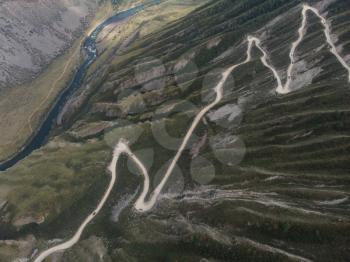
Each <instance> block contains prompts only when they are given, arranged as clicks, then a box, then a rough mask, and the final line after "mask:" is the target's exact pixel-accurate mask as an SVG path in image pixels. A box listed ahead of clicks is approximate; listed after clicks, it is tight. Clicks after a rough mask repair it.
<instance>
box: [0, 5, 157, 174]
mask: <svg viewBox="0 0 350 262" xmlns="http://www.w3.org/2000/svg"><path fill="white" fill-rule="evenodd" d="M159 3H160V0H150V1H148V2H147V3H145V4H139V5H137V6H135V7H133V8H130V9H128V10H125V11H122V12H119V13H117V14H116V15H113V16H112V17H110V18H108V19H106V20H105V21H104V22H102V23H101V24H99V25H98V26H97V27H96V28H95V29H94V31H92V33H91V34H90V35H89V36H87V37H86V39H85V40H84V41H83V44H82V46H81V51H82V52H83V53H84V59H83V61H82V62H81V64H80V65H79V67H78V69H77V70H76V72H75V74H74V76H73V78H72V81H71V82H70V84H69V85H68V86H67V87H66V88H65V89H64V90H63V91H62V92H61V94H60V95H59V96H58V97H57V99H56V101H55V102H54V103H53V105H52V106H51V108H50V110H49V112H48V114H47V115H46V118H45V119H44V120H43V122H42V123H41V125H40V127H39V128H38V129H37V130H36V132H35V133H34V134H33V136H32V137H31V139H30V140H29V141H28V143H27V144H26V145H25V146H24V147H22V149H20V150H19V151H18V152H17V153H16V154H15V155H14V156H12V157H11V158H10V159H8V160H6V161H4V162H2V163H1V164H0V171H5V170H7V169H8V168H10V167H12V166H14V165H15V164H17V163H18V162H19V161H20V160H22V159H24V158H25V157H27V156H29V155H30V154H31V153H32V152H33V151H34V150H36V149H39V148H40V147H42V146H43V145H44V144H45V143H46V141H47V140H48V137H49V135H50V132H51V131H52V128H53V127H54V122H55V120H56V119H57V117H58V115H59V113H60V112H61V109H62V108H63V106H64V105H65V103H66V102H67V101H68V99H69V98H70V97H71V96H72V95H73V94H74V93H75V92H76V91H77V90H78V89H79V87H81V85H82V82H83V80H84V77H85V75H86V72H87V70H88V69H89V67H90V65H91V64H92V63H93V62H94V61H95V60H96V58H97V57H98V51H97V48H96V39H97V37H98V35H99V33H100V32H101V31H102V30H103V29H104V28H105V27H106V26H108V25H110V24H112V23H116V22H118V21H121V20H124V19H126V18H129V17H131V16H133V15H134V14H136V13H137V12H139V11H140V10H142V9H144V8H145V7H146V6H149V5H154V4H159Z"/></svg>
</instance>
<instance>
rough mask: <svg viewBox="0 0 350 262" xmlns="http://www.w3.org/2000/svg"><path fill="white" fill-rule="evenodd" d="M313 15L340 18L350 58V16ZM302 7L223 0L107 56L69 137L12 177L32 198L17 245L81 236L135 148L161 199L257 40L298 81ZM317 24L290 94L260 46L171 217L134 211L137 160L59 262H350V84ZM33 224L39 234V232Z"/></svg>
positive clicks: (312, 21) (199, 151)
mask: <svg viewBox="0 0 350 262" xmlns="http://www.w3.org/2000/svg"><path fill="white" fill-rule="evenodd" d="M175 2H176V1H175ZM308 3H309V4H311V5H313V6H316V7H317V8H319V10H320V11H321V13H322V14H323V15H325V16H326V17H327V19H328V20H329V21H331V29H332V33H333V35H334V40H335V42H336V46H337V47H338V48H339V50H340V52H341V54H342V55H343V56H344V57H345V56H347V55H349V54H350V45H349V43H350V41H349V37H348V36H349V29H350V26H349V25H350V20H349V19H348V14H349V12H350V5H349V4H348V3H345V2H344V1H341V0H339V1H309V2H308ZM167 8H169V10H170V8H171V4H169V5H168V6H167ZM301 9H302V6H301V3H300V2H299V1H287V0H269V1H262V0H246V1H230V0H217V1H209V2H208V3H206V4H204V5H203V6H201V7H199V8H197V9H196V10H195V11H193V12H192V13H190V14H189V15H187V16H185V17H183V18H181V19H176V20H174V21H171V22H170V23H167V24H165V25H164V26H162V27H158V26H156V29H154V30H152V32H151V33H149V34H144V35H142V34H141V35H140V36H139V37H138V38H137V39H136V40H135V41H133V42H132V44H130V45H128V46H127V47H124V48H123V49H122V50H119V52H115V53H113V52H111V53H110V55H109V58H108V59H105V58H103V57H102V58H101V59H102V60H100V62H101V63H104V65H103V66H104V70H97V71H95V72H91V73H92V75H93V76H94V78H91V79H92V80H91V81H90V82H88V81H89V79H87V83H86V85H85V89H84V90H82V91H81V92H80V93H78V94H77V97H80V99H82V100H81V107H79V108H76V109H75V110H74V111H73V112H69V113H68V114H67V115H66V116H65V117H64V121H63V128H61V133H59V135H58V136H57V137H56V138H54V139H53V140H52V141H51V142H50V143H49V144H48V145H47V146H45V147H43V148H42V149H40V150H38V151H37V152H36V153H35V154H33V155H31V156H30V157H28V158H27V159H26V160H24V161H22V162H21V163H19V164H18V165H17V166H16V167H15V168H13V169H12V170H9V171H7V172H5V173H3V174H1V178H0V179H1V181H2V182H1V185H2V186H3V187H4V188H5V187H6V186H11V188H12V187H13V186H15V187H16V190H12V191H9V192H8V193H7V194H3V196H1V195H0V197H2V198H3V199H4V200H7V201H8V202H6V205H5V207H4V208H3V209H2V213H3V215H2V222H3V223H2V224H3V227H5V226H6V228H7V229H9V228H10V230H8V232H6V233H5V236H3V237H4V238H8V237H12V238H17V237H19V236H24V235H26V234H34V235H35V237H36V240H35V241H34V242H33V243H34V244H33V248H34V247H36V246H39V247H40V248H41V249H42V248H44V247H46V246H47V245H50V244H49V242H47V240H49V239H53V238H68V237H69V236H71V235H72V232H73V231H74V230H75V229H76V228H77V227H78V225H79V222H81V221H82V220H83V217H84V216H85V215H87V214H88V213H89V211H90V212H91V210H93V207H94V205H95V204H96V202H97V200H98V198H99V196H100V192H102V191H103V187H104V185H105V184H106V183H107V181H108V179H109V177H108V173H107V172H106V171H105V168H106V167H107V165H108V162H109V161H110V157H111V152H112V147H113V146H114V145H115V143H116V142H117V141H118V140H119V139H120V138H128V139H129V140H130V141H131V148H132V150H133V151H135V152H136V154H137V155H138V156H139V157H140V158H141V159H142V160H143V161H145V163H146V165H147V166H149V171H150V174H151V175H152V182H151V185H152V187H155V186H156V185H157V184H158V181H159V180H160V179H161V177H162V174H163V173H162V170H164V166H165V167H166V165H167V163H168V161H169V160H170V159H171V158H172V157H173V155H174V154H175V152H176V149H177V147H178V145H179V143H180V142H181V137H183V136H184V134H185V133H186V131H187V128H188V126H189V124H190V123H191V120H192V119H193V115H194V114H195V113H197V112H198V110H199V109H200V108H202V107H204V106H205V105H207V104H208V102H209V101H211V100H210V99H213V96H212V92H211V90H212V88H213V87H214V86H215V85H216V84H217V82H218V81H219V80H220V73H221V72H222V68H227V67H228V66H229V65H232V64H236V63H238V62H240V61H243V60H244V59H245V52H246V48H247V41H246V40H245V39H246V36H247V35H248V34H249V35H254V36H257V37H259V38H260V39H261V40H262V46H263V48H264V50H265V51H266V52H267V53H268V54H269V62H270V63H271V64H273V65H274V66H275V67H276V68H277V69H278V71H279V74H280V75H281V76H282V78H283V80H285V78H286V70H287V67H288V65H289V57H288V54H289V50H290V47H291V43H292V42H293V41H295V40H296V38H297V37H298V35H297V34H298V32H297V30H298V28H299V26H300V23H301ZM164 12H165V14H166V13H167V12H166V11H164ZM159 19H160V21H163V20H162V19H161V18H159ZM307 22H308V25H307V34H306V37H305V39H304V40H303V41H302V43H301V45H300V46H299V48H298V50H297V61H296V66H295V73H294V78H293V83H292V88H293V91H292V92H291V93H289V94H286V95H279V94H276V92H275V88H276V82H275V79H274V78H273V75H272V73H271V72H270V71H269V70H268V69H266V67H264V66H263V65H262V63H261V61H260V59H259V58H260V56H261V55H262V54H261V52H260V51H259V50H258V49H257V48H254V49H253V61H252V62H250V63H247V64H245V65H243V66H242V67H240V68H238V69H236V70H235V71H234V72H233V73H232V76H231V77H230V78H229V80H228V81H227V82H226V84H225V95H224V99H223V101H222V102H221V103H220V105H218V106H217V108H215V109H214V110H213V111H212V112H210V113H209V114H208V115H207V116H206V118H205V120H204V121H202V122H201V123H200V125H199V127H198V128H197V129H196V131H195V133H196V135H195V137H194V139H193V140H191V142H190V145H189V147H188V149H187V150H186V151H185V153H184V154H183V156H182V157H181V159H180V161H179V163H178V169H177V171H176V172H174V174H172V176H171V179H170V180H169V182H168V184H167V186H166V187H167V188H166V190H164V192H163V194H162V196H161V198H160V199H159V200H158V202H157V205H156V207H155V208H154V209H152V211H151V212H149V213H138V212H136V211H135V210H134V209H133V207H132V204H133V203H134V201H135V199H136V196H137V195H138V192H139V189H140V187H139V185H140V183H142V178H141V177H140V176H137V175H135V173H136V174H137V172H135V168H134V167H132V165H131V164H130V163H128V160H127V159H126V158H125V157H124V158H123V159H122V161H121V163H120V164H119V165H118V174H119V176H118V182H117V185H116V188H115V190H114V191H113V194H112V196H111V198H110V199H109V200H108V203H107V204H106V206H105V207H104V209H103V212H102V214H100V215H99V216H97V218H96V220H94V222H93V223H92V224H91V225H90V226H89V227H88V228H87V231H86V232H85V233H84V235H83V238H82V241H81V242H80V243H79V244H78V245H77V246H75V247H74V248H72V249H70V250H69V251H67V252H65V253H64V254H63V255H57V256H56V258H57V259H60V260H58V261H88V260H86V259H87V258H86V257H89V258H90V259H91V261H95V260H93V258H97V257H99V256H101V255H102V256H103V257H104V259H105V261H308V260H312V261H347V259H348V257H349V256H350V250H349V241H350V239H349V234H348V232H349V230H350V217H349V212H348V208H349V203H350V200H349V197H350V190H349V189H350V176H349V175H350V174H349V172H350V170H349V165H348V163H349V161H350V157H349V154H348V152H349V149H350V136H349V130H350V125H349V124H350V122H349V112H350V107H349V103H348V101H349V97H350V93H349V83H348V81H347V72H346V70H344V69H343V67H341V65H340V64H339V62H338V61H337V60H336V59H335V57H334V56H333V55H332V54H331V53H330V52H329V49H328V46H327V45H326V44H325V43H326V42H325V37H324V35H323V31H322V29H323V28H322V26H321V24H320V22H319V20H318V19H317V18H316V17H315V15H313V14H311V13H310V14H309V15H308V21H307ZM160 24H161V23H160ZM112 46H113V45H112ZM347 57H348V56H347ZM102 61H103V62H102ZM348 62H349V61H348ZM98 69H100V68H98ZM84 92H85V93H84ZM83 93H84V95H83V96H82V94H83ZM4 192H6V190H4ZM34 192H35V193H34ZM0 204H1V201H0ZM0 210H1V208H0ZM28 217H29V218H34V219H33V220H32V222H34V223H23V221H24V222H26V220H25V219H28ZM18 221H19V222H22V223H18ZM63 221H68V223H66V222H63ZM16 222H17V223H16ZM10 225H11V226H10ZM11 227H18V228H20V229H21V230H20V231H19V233H18V232H16V231H15V230H13V228H11ZM3 232H5V231H3ZM97 246H98V247H99V248H98V249H96V247H97ZM0 247H1V244H0ZM1 252H2V249H1V248H0V254H1ZM307 259H308V260H307Z"/></svg>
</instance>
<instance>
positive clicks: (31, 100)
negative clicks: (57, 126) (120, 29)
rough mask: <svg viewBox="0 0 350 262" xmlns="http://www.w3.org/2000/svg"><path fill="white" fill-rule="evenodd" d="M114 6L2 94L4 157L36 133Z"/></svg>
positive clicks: (107, 5)
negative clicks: (50, 59) (86, 45)
mask: <svg viewBox="0 0 350 262" xmlns="http://www.w3.org/2000/svg"><path fill="white" fill-rule="evenodd" d="M114 12H116V10H113V7H112V5H111V3H110V2H109V1H108V2H106V3H105V4H104V5H103V6H101V8H100V10H99V11H98V12H97V13H96V15H95V17H94V18H93V19H92V20H91V22H90V25H89V26H88V27H87V28H86V29H85V30H84V32H85V33H83V34H82V36H81V37H79V38H78V39H76V40H75V41H74V43H73V44H72V46H71V47H70V48H69V49H67V50H66V51H65V53H63V54H61V55H60V56H58V57H57V58H56V59H55V60H54V61H53V62H52V63H51V64H50V65H49V66H48V67H47V69H46V70H45V71H44V72H43V73H42V74H41V75H40V76H39V77H38V78H36V79H34V80H33V81H32V82H31V83H28V84H25V85H22V86H18V87H13V88H11V89H9V90H6V91H4V92H2V94H1V96H0V123H1V125H0V133H1V137H0V159H1V160H3V161H4V160H5V159H9V158H11V157H12V156H14V155H16V154H17V152H18V151H19V150H21V149H22V148H23V147H24V146H25V145H26V144H28V141H30V140H31V138H32V137H33V136H34V134H35V131H36V130H37V128H38V127H39V126H40V124H41V122H42V120H43V119H44V118H45V116H46V115H47V111H48V108H50V107H51V106H52V103H53V101H55V99H56V97H57V96H58V95H59V94H60V93H61V92H62V90H63V89H64V88H65V87H66V86H67V84H68V83H69V82H70V80H71V77H72V75H73V74H74V72H75V69H76V67H77V66H78V65H79V64H80V62H81V54H80V46H81V43H82V41H83V39H85V37H86V35H88V33H89V32H91V31H92V29H93V28H95V27H96V26H97V25H98V24H100V23H101V22H102V21H103V20H105V19H106V18H107V17H109V16H111V15H112V14H113V13H114Z"/></svg>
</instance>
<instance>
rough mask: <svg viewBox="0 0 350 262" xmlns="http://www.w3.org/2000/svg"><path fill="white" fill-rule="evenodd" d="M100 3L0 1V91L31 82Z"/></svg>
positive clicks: (94, 0)
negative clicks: (0, 89)
mask: <svg viewBox="0 0 350 262" xmlns="http://www.w3.org/2000/svg"><path fill="white" fill-rule="evenodd" d="M102 1H103V0H30V1H29V0H2V1H0V42H1V46H0V88H3V87H8V86H12V85H16V84H21V83H23V82H25V81H28V80H30V79H32V78H34V77H35V76H36V75H37V74H38V73H39V72H40V71H41V70H42V69H43V68H44V67H45V65H47V64H48V63H49V62H51V61H52V59H54V58H55V57H56V56H57V55H59V54H60V53H61V52H62V51H63V50H64V49H65V48H67V47H68V46H69V45H70V44H71V43H72V41H73V40H74V39H75V38H76V37H77V36H78V35H79V32H81V30H82V29H83V28H84V26H85V25H86V23H87V21H88V20H89V17H90V16H91V15H92V14H93V13H94V11H95V10H96V8H97V7H98V5H99V4H100V3H101V2H102Z"/></svg>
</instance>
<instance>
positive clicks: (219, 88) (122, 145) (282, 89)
mask: <svg viewBox="0 0 350 262" xmlns="http://www.w3.org/2000/svg"><path fill="white" fill-rule="evenodd" d="M307 11H311V12H313V13H315V14H316V15H317V16H318V17H319V18H320V20H321V22H322V24H323V26H324V33H325V36H326V39H327V42H328V44H329V45H330V46H331V49H330V51H331V52H332V53H333V54H334V55H335V57H336V58H337V59H338V61H339V62H340V63H341V64H342V65H343V67H344V68H345V69H346V70H347V71H348V73H349V83H350V67H349V66H348V65H347V64H346V62H345V60H344V59H343V58H342V57H341V56H340V55H339V53H338V51H337V50H336V47H335V45H334V43H333V42H332V39H331V33H330V25H329V24H328V22H327V20H326V19H325V18H324V17H322V16H321V15H320V14H319V12H318V10H317V9H315V8H313V7H310V6H308V5H303V9H302V15H303V20H302V24H301V26H300V28H299V30H298V32H299V38H298V39H297V40H296V41H295V42H293V44H292V48H291V51H290V54H289V57H290V61H291V62H290V65H289V67H288V71H287V81H286V83H285V85H283V84H282V80H281V77H280V76H279V74H278V72H277V70H276V69H275V68H274V67H273V66H272V65H270V64H269V63H268V55H267V53H266V52H265V51H264V49H263V48H262V47H261V45H260V44H261V41H260V40H259V39H258V38H256V37H253V36H248V38H247V41H248V47H247V52H246V59H245V60H244V61H243V62H241V63H239V64H236V65H233V66H231V67H229V68H228V69H226V70H225V71H224V72H223V73H222V78H221V80H220V82H219V83H218V84H217V85H216V86H215V87H214V91H215V92H216V99H215V101H213V102H212V103H211V104H209V105H207V106H206V107H204V108H203V109H202V110H201V111H200V112H199V113H198V114H197V116H196V117H195V119H194V120H193V122H192V124H191V126H190V128H189V130H188V131H187V134H186V136H185V137H184V139H183V142H182V144H181V146H180V148H179V149H178V151H177V153H176V155H175V156H174V158H173V160H172V161H171V163H170V165H169V167H168V169H167V171H166V172H165V174H164V176H163V179H162V180H161V182H160V183H159V184H158V186H157V187H156V188H155V190H154V191H153V192H152V193H151V194H150V197H149V199H148V200H146V197H147V195H148V194H149V186H150V178H149V174H148V171H147V168H146V167H145V165H144V164H143V163H142V162H141V161H140V160H139V159H138V158H137V157H136V156H135V154H134V153H132V151H131V149H130V148H129V146H128V142H127V141H124V140H121V141H120V142H119V143H118V144H117V145H116V147H115V149H114V151H113V159H112V161H111V163H110V165H109V167H108V170H109V171H110V173H111V180H110V183H109V185H108V188H107V190H106V191H105V193H104V195H103V197H102V199H101V201H100V202H99V204H98V206H97V207H96V209H95V210H94V211H93V212H92V213H91V214H90V215H89V216H88V217H87V218H86V219H85V220H84V221H83V223H82V224H81V225H80V227H79V228H78V230H77V231H76V233H75V234H74V236H73V237H72V238H70V239H69V240H67V241H66V242H64V243H61V244H59V245H56V246H54V247H51V248H49V249H48V250H46V251H44V252H43V253H41V254H40V255H39V256H38V257H37V258H36V259H35V262H41V261H43V260H44V259H45V258H47V257H48V256H50V255H51V254H53V253H55V252H59V251H62V250H65V249H69V248H71V247H72V246H73V245H74V244H76V243H77V242H78V241H79V239H80V237H81V234H82V232H83V231H84V229H85V227H86V226H87V225H88V224H89V223H90V222H91V221H92V220H93V219H94V217H95V216H96V215H97V214H98V213H99V212H100V210H101V209H102V207H103V206H104V204H105V203H106V201H107V199H108V197H109V195H110V193H111V191H112V189H113V187H114V184H115V182H116V177H117V173H116V167H117V163H118V160H119V158H120V156H121V155H122V154H126V155H127V156H129V157H130V158H131V159H132V160H133V161H134V162H135V164H136V165H137V166H138V168H139V170H140V171H141V173H142V176H143V178H144V182H143V189H142V192H141V194H140V196H139V197H138V199H137V200H136V202H135V204H134V207H135V209H136V210H138V211H140V212H146V211H149V210H150V209H152V208H153V206H154V205H155V203H156V201H157V199H158V197H159V194H160V193H161V192H162V189H163V188H164V186H165V184H166V182H167V181H168V179H169V177H170V175H171V173H172V172H173V170H174V168H175V166H176V163H177V162H178V160H179V158H180V156H181V154H182V153H183V151H184V149H185V147H186V145H187V143H188V141H189V139H190V137H191V136H192V134H193V132H194V130H195V129H196V127H197V125H198V124H199V122H200V121H201V120H202V118H203V117H204V116H205V114H207V113H208V111H210V110H211V109H212V108H214V107H215V106H216V105H217V104H218V103H219V102H220V101H221V100H222V97H223V87H224V84H225V82H226V80H227V78H228V76H229V75H230V74H231V73H232V71H233V70H234V69H236V68H237V67H239V66H241V65H244V64H246V63H248V62H250V61H251V59H252V56H251V51H252V47H253V45H254V44H255V46H256V47H257V48H258V49H259V50H260V51H261V52H262V54H263V56H262V57H260V60H261V62H262V63H263V64H264V66H266V67H267V68H268V69H270V70H271V71H272V73H273V75H274V78H275V79H276V81H277V87H276V92H278V93H281V94H285V93H288V92H290V91H291V90H290V83H291V81H292V79H291V76H292V73H293V66H294V56H295V51H296V49H297V47H298V46H299V44H300V42H301V41H302V40H303V38H304V34H305V27H306V15H307ZM304 261H309V260H306V259H304Z"/></svg>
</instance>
